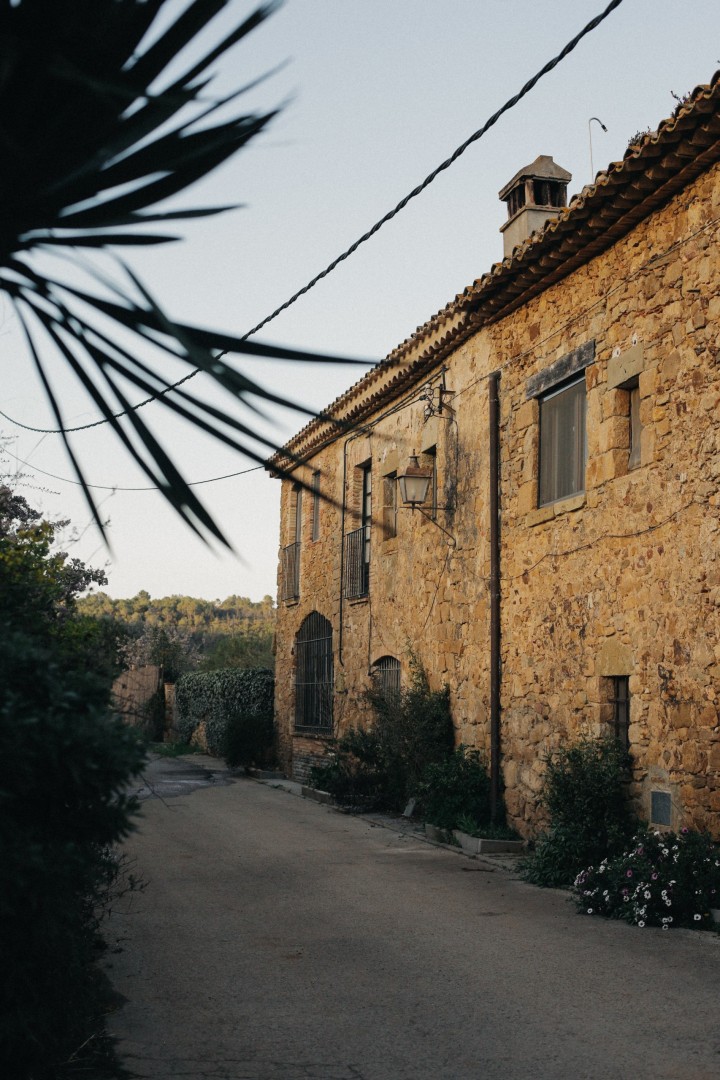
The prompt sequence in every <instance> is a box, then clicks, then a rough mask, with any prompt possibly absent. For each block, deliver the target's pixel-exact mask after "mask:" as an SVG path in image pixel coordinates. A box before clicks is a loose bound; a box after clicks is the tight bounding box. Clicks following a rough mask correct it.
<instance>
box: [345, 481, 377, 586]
mask: <svg viewBox="0 0 720 1080" xmlns="http://www.w3.org/2000/svg"><path fill="white" fill-rule="evenodd" d="M357 473H358V476H357V481H358V486H357V488H356V493H357V495H356V497H359V500H360V505H359V506H358V507H357V517H359V519H360V528H359V529H354V530H353V532H350V533H347V534H346V536H345V549H344V555H343V559H344V569H343V582H344V586H343V587H344V592H345V596H346V597H347V598H348V599H358V598H359V597H362V596H367V595H368V593H369V591H370V539H371V534H372V463H371V462H369V461H368V462H367V463H366V464H365V465H361V466H360V467H359V468H358V470H357Z"/></svg>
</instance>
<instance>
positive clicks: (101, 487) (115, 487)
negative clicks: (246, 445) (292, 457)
mask: <svg viewBox="0 0 720 1080" xmlns="http://www.w3.org/2000/svg"><path fill="white" fill-rule="evenodd" d="M6 453H8V454H10V455H11V456H12V457H13V458H14V459H15V461H18V462H20V464H21V465H25V466H26V468H28V469H32V470H33V472H38V473H41V474H42V476H49V477H50V478H51V479H52V480H59V481H60V482H61V483H62V484H75V485H76V486H77V487H82V484H81V483H80V481H79V480H69V479H68V478H67V477H66V476H56V474H55V473H51V472H47V471H46V470H45V469H40V468H38V466H37V465H33V464H31V463H30V462H29V461H25V460H24V459H23V458H21V457H18V455H17V454H15V453H14V452H13V451H12V450H6ZM264 468H265V466H264V465H252V466H251V467H250V468H249V469H240V470H239V471H238V472H231V473H225V474H224V475H223V476H211V477H209V478H208V479H207V480H193V481H191V482H190V483H188V487H200V485H201V484H215V483H217V482H218V480H230V479H232V478H233V477H235V476H245V475H246V474H247V473H251V472H258V471H259V470H260V469H264ZM86 487H89V488H93V489H94V490H95V491H160V490H161V489H160V488H159V487H158V485H157V484H150V485H149V486H146V487H121V486H120V485H119V484H87V485H86Z"/></svg>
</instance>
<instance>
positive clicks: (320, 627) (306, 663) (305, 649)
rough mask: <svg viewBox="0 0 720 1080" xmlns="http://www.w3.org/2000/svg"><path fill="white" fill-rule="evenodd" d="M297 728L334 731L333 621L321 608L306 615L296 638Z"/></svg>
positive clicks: (301, 729)
mask: <svg viewBox="0 0 720 1080" xmlns="http://www.w3.org/2000/svg"><path fill="white" fill-rule="evenodd" d="M295 657H296V667H295V729H296V730H298V731H310V732H331V731H332V721H333V649H332V625H331V624H330V622H329V621H328V620H327V619H326V618H325V617H324V616H323V615H321V614H320V613H319V612H317V611H312V612H311V613H310V614H309V615H308V616H307V617H306V618H305V619H303V621H302V624H301V626H300V629H299V630H298V632H297V635H296V638H295Z"/></svg>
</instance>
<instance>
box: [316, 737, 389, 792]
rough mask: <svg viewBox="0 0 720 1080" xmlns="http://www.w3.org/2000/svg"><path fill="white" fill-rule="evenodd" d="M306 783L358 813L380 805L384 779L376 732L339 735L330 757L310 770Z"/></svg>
mask: <svg viewBox="0 0 720 1080" xmlns="http://www.w3.org/2000/svg"><path fill="white" fill-rule="evenodd" d="M310 783H311V785H312V786H313V787H315V788H318V789H319V790H320V791H327V792H329V793H330V794H331V795H332V796H333V798H334V799H335V801H336V802H339V803H341V804H342V805H343V806H349V807H354V808H356V809H358V810H361V809H364V810H369V809H372V808H373V807H376V806H382V805H383V804H384V803H385V802H386V787H387V779H386V775H385V770H384V766H383V761H382V748H381V745H380V741H379V739H378V737H377V735H376V733H375V732H374V731H365V730H363V729H362V728H353V729H352V730H351V731H349V732H347V734H346V735H343V736H342V738H341V739H339V740H338V743H337V746H336V749H335V752H334V753H333V754H332V756H331V758H330V759H329V760H328V761H327V762H326V763H325V764H324V765H315V766H313V768H312V769H311V770H310Z"/></svg>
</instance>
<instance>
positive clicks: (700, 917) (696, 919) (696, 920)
mask: <svg viewBox="0 0 720 1080" xmlns="http://www.w3.org/2000/svg"><path fill="white" fill-rule="evenodd" d="M693 919H694V920H695V922H700V920H701V919H702V915H693Z"/></svg>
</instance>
